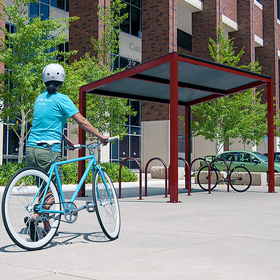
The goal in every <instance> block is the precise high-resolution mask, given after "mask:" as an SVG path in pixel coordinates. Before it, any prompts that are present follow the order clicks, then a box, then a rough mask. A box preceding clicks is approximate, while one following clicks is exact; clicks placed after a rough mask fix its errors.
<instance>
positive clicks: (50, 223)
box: [2, 167, 61, 250]
mask: <svg viewBox="0 0 280 280" xmlns="http://www.w3.org/2000/svg"><path fill="white" fill-rule="evenodd" d="M48 179H49V177H48V175H47V174H46V173H45V172H43V171H41V170H40V169H37V168H29V167H27V168H23V169H21V170H19V171H18V172H17V173H16V174H15V175H14V176H13V177H12V178H11V179H10V181H9V182H8V184H7V186H6V188H5V191H4V194H3V199H2V218H3V222H4V226H5V228H6V231H7V233H8V235H9V236H10V238H11V239H12V240H13V241H14V242H15V243H16V244H17V245H18V246H20V247H21V248H23V249H25V250H38V249H41V248H43V247H44V246H46V245H47V244H48V243H49V242H50V241H51V240H52V238H53V237H54V235H55V234H56V231H57V229H58V227H59V223H60V214H57V213H56V214H40V213H38V209H37V207H38V205H40V204H41V202H42V197H43V194H44V191H45V188H46V185H47V182H48ZM43 208H44V209H50V210H56V211H60V209H61V205H60V197H59V194H58V191H57V189H56V188H55V186H54V184H53V183H52V182H51V183H50V186H49V188H48V190H47V196H46V197H45V201H44V203H43ZM35 216H36V219H34V217H35Z"/></svg>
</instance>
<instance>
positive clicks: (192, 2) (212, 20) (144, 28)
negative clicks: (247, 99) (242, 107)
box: [69, 0, 280, 166]
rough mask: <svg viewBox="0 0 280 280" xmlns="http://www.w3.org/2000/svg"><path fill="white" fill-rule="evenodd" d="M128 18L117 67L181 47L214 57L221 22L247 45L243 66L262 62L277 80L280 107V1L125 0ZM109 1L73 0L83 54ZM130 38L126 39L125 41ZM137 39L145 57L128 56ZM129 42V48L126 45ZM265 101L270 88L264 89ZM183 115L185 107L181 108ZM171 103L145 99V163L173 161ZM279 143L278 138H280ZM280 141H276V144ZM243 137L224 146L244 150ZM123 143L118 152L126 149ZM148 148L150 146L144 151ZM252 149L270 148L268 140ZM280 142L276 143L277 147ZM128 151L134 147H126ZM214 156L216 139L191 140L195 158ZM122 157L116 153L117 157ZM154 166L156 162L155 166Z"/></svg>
mask: <svg viewBox="0 0 280 280" xmlns="http://www.w3.org/2000/svg"><path fill="white" fill-rule="evenodd" d="M124 2H125V3H127V9H126V12H128V14H129V17H128V19H127V20H126V21H125V22H124V23H123V24H122V25H121V30H122V34H123V37H122V36H121V39H120V45H121V46H120V49H122V48H124V52H122V53H121V56H120V58H119V59H118V61H117V65H118V66H121V67H132V66H134V65H135V64H137V63H139V62H140V63H143V62H146V61H149V60H151V59H154V58H157V57H160V56H162V55H165V54H167V53H170V52H173V51H177V52H180V53H183V54H188V55H193V56H196V57H200V58H204V59H209V60H211V58H210V55H209V51H208V43H209V37H211V38H213V39H215V38H216V36H217V27H218V26H219V25H222V27H223V30H224V35H225V36H230V37H233V38H234V46H236V47H237V49H236V51H237V52H238V51H240V50H241V49H244V51H245V54H244V55H243V56H242V59H241V64H249V63H250V62H254V61H255V60H258V61H259V63H260V65H261V67H262V74H265V75H269V76H272V77H273V78H274V94H275V100H276V108H275V110H276V111H277V112H278V110H279V62H278V61H279V58H280V33H279V30H280V18H279V17H280V13H279V10H280V1H279V0H258V1H257V0H242V1H241V0H163V1H158V0H142V1H141V0H126V1H124ZM109 4H110V3H109V1H108V0H98V1H87V0H85V1H74V0H73V1H71V2H70V6H69V12H70V15H76V16H79V17H80V21H79V23H78V24H75V26H72V27H70V31H69V34H70V45H69V47H70V49H71V48H72V49H80V50H81V51H82V52H81V53H83V52H86V51H92V49H91V48H92V46H91V45H90V44H89V37H90V36H94V37H96V38H97V37H98V34H99V28H100V22H99V21H98V18H97V16H96V14H97V6H98V5H103V6H106V5H109ZM123 38H125V39H123ZM135 40H136V41H138V45H140V47H139V48H138V50H139V49H141V56H140V59H139V58H137V56H136V55H135V56H134V58H133V54H132V56H130V55H128V56H126V53H128V52H129V51H131V50H129V49H130V46H132V45H133V44H131V45H129V43H130V42H134V41H135ZM124 45H126V46H124ZM263 102H266V92H265V91H264V93H263ZM179 111H180V114H182V115H184V109H183V108H179ZM169 114H170V112H169V106H168V105H163V104H158V103H151V102H142V103H141V128H140V130H141V133H140V137H141V143H142V145H141V147H142V149H141V160H142V166H144V164H145V162H147V161H148V160H149V159H150V158H151V157H153V156H160V157H162V158H163V159H164V160H165V161H166V162H167V163H169V119H170V116H169ZM179 135H180V137H179V152H182V153H183V152H184V131H183V126H182V125H179ZM277 141H278V140H277ZM277 141H276V142H277ZM239 145H240V144H239V143H238V141H237V140H236V141H234V143H233V144H232V145H231V146H227V147H225V149H230V150H234V149H239V148H240V149H243V146H239ZM124 146H125V145H123V146H121V145H120V146H119V148H118V153H116V155H117V154H118V155H119V159H121V155H122V153H124V154H126V155H129V156H132V157H134V156H133V153H132V154H131V153H129V152H128V153H127V150H124ZM144 147H145V149H144ZM246 148H247V149H255V150H258V151H260V152H265V151H266V143H263V144H261V145H260V146H258V147H251V146H247V147H246ZM277 148H278V146H276V149H277ZM126 149H129V147H128V146H126ZM206 154H215V146H214V144H213V143H211V142H207V143H206V144H205V140H204V139H202V137H197V138H196V139H193V141H192V158H195V157H199V156H205V155H206ZM116 157H117V156H116ZM151 166H152V165H151Z"/></svg>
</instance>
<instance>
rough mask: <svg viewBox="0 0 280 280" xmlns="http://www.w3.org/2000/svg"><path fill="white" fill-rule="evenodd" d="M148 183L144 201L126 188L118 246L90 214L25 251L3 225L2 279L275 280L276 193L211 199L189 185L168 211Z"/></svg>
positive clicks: (279, 255) (279, 274)
mask: <svg viewBox="0 0 280 280" xmlns="http://www.w3.org/2000/svg"><path fill="white" fill-rule="evenodd" d="M149 183H150V184H149V186H150V187H149V194H150V196H149V197H144V199H143V200H138V187H137V186H135V184H124V185H123V189H122V195H123V197H124V198H123V199H120V200H119V203H120V209H121V219H122V225H121V232H120V237H119V238H118V239H117V240H115V241H108V239H107V238H106V237H105V236H104V235H103V233H102V231H101V229H100V226H99V224H98V221H97V218H96V215H95V214H94V213H87V212H86V211H81V212H80V213H79V217H78V220H77V221H76V222H75V223H74V224H66V223H61V225H60V228H59V236H58V237H55V238H54V239H53V242H52V243H51V244H50V245H49V246H48V247H46V248H45V249H43V250H40V251H33V252H26V251H24V250H22V249H20V248H19V247H17V246H16V245H14V244H13V243H12V241H11V240H10V238H9V237H8V235H7V234H6V232H5V229H4V226H3V223H2V220H1V222H0V272H1V276H0V277H1V279H42V280H48V279H52V280H53V279H98V280H103V279H124V280H126V279H134V280H138V279H145V280H148V279H160V280H164V279H190V280H200V279H201V280H208V279H211V280H212V279H213V280H220V279H221V280H227V279H229V280H231V279H239V280H243V279H244V280H250V279H252V280H258V279H259V280H261V279H263V280H279V279H280V265H279V263H280V194H279V193H273V194H270V193H267V187H265V186H262V187H251V188H250V189H249V191H247V192H245V193H236V192H234V191H231V192H230V193H227V192H226V188H225V187H219V188H218V189H217V190H216V191H214V192H213V194H211V195H209V194H207V193H205V192H202V191H200V189H199V187H198V186H197V185H194V186H193V188H194V189H193V191H194V192H193V193H192V196H187V191H185V190H182V188H183V185H180V194H179V199H180V201H181V202H182V203H177V204H173V203H166V202H167V201H168V198H164V187H163V184H162V185H161V184H154V185H152V183H151V182H149ZM87 193H88V194H90V191H87ZM68 195H70V193H68ZM1 196H2V194H1ZM87 199H88V198H79V199H78V202H77V205H78V206H81V205H83V204H84V202H85V201H86V200H87Z"/></svg>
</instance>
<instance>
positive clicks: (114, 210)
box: [92, 170, 120, 240]
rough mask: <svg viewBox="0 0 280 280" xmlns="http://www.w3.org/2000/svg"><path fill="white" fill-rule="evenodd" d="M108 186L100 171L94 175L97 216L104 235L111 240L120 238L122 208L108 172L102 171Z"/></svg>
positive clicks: (94, 198)
mask: <svg viewBox="0 0 280 280" xmlns="http://www.w3.org/2000/svg"><path fill="white" fill-rule="evenodd" d="M102 174H103V177H104V180H105V183H106V186H107V187H106V186H105V184H104V182H103V180H102V176H101V173H100V171H99V170H96V171H95V172H94V175H93V186H92V192H93V200H94V203H95V208H96V215H97V218H98V221H99V224H100V226H101V228H102V230H103V232H104V234H105V235H106V236H107V237H108V238H109V239H110V240H114V239H116V238H118V236H119V232H120V208H119V203H118V199H117V195H116V191H115V188H114V185H113V183H112V181H111V179H110V177H109V175H108V174H107V172H106V171H104V170H102Z"/></svg>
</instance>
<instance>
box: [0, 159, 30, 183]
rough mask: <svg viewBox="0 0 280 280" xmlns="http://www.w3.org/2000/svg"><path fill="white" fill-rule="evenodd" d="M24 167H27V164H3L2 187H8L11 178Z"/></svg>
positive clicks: (0, 169) (0, 179)
mask: <svg viewBox="0 0 280 280" xmlns="http://www.w3.org/2000/svg"><path fill="white" fill-rule="evenodd" d="M24 167H26V163H25V162H22V163H20V164H18V163H11V162H8V163H7V164H3V165H2V166H0V186H6V185H7V184H8V182H9V180H10V178H11V177H12V176H13V175H14V174H15V173H16V172H17V171H18V170H20V169H21V168H24Z"/></svg>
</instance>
